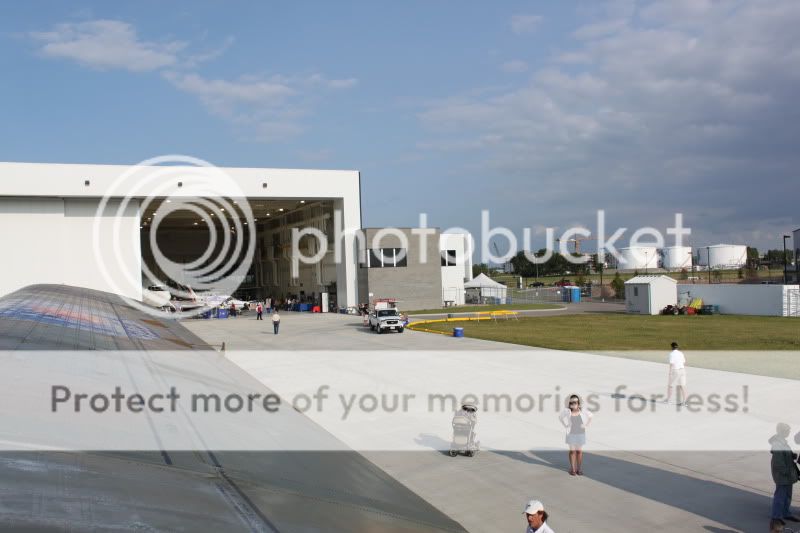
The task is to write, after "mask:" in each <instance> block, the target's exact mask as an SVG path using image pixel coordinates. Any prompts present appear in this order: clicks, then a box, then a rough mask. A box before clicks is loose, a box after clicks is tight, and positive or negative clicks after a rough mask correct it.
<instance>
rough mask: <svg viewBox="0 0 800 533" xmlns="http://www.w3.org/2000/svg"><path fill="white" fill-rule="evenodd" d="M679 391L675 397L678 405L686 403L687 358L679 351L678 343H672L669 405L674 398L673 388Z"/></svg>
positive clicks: (668, 390) (668, 387) (668, 386)
mask: <svg viewBox="0 0 800 533" xmlns="http://www.w3.org/2000/svg"><path fill="white" fill-rule="evenodd" d="M673 385H675V388H676V389H677V391H676V393H675V395H676V396H677V399H678V405H681V404H682V403H683V402H685V401H686V356H685V355H683V352H681V351H680V350H679V349H678V343H677V342H673V343H672V351H671V352H669V380H668V383H667V403H669V400H670V398H672V386H673Z"/></svg>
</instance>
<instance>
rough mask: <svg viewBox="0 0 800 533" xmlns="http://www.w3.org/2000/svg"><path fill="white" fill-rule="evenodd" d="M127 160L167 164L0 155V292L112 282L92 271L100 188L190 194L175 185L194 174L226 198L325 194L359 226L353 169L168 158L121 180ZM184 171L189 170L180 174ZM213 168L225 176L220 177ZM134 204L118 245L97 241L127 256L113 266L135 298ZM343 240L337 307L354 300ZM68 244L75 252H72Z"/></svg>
mask: <svg viewBox="0 0 800 533" xmlns="http://www.w3.org/2000/svg"><path fill="white" fill-rule="evenodd" d="M132 168H137V169H145V174H146V173H147V172H146V171H147V170H148V169H150V168H153V169H156V168H157V169H158V170H159V172H161V173H163V172H164V169H165V168H166V167H146V166H142V167H131V166H128V165H74V164H39V163H0V200H2V201H3V204H2V219H1V220H0V225H1V226H0V227H2V228H3V232H2V235H0V245H2V246H3V250H4V251H6V257H5V264H4V268H3V271H2V273H0V274H1V275H0V295H2V294H6V293H7V292H11V291H12V290H15V289H16V288H19V287H21V286H25V285H28V284H30V283H43V282H52V283H69V284H75V285H79V286H84V287H88V288H94V289H100V290H112V288H111V287H110V286H109V284H108V283H106V282H105V281H104V278H103V277H102V276H99V275H98V274H99V273H100V270H99V268H98V265H97V264H96V263H98V262H99V261H95V260H94V251H93V250H92V246H91V242H92V241H91V238H92V237H91V231H90V230H91V227H92V220H91V219H92V218H93V214H92V215H91V217H90V216H88V215H87V214H86V213H87V212H88V211H87V209H88V210H90V211H91V209H90V208H89V206H90V204H91V202H96V201H97V200H96V199H97V198H102V197H104V196H109V197H114V198H119V197H134V198H153V197H173V198H174V197H180V196H187V197H194V196H195V194H193V193H191V191H190V190H187V189H189V188H188V187H183V188H181V187H182V186H183V180H184V179H191V180H195V181H198V180H199V179H200V178H199V177H198V176H203V177H204V179H205V180H206V182H210V183H214V185H215V189H214V194H216V195H222V196H227V197H231V198H235V197H244V198H248V199H262V198H263V199H283V198H291V199H301V198H314V199H319V200H330V201H332V203H333V207H334V209H336V210H338V212H339V213H340V216H339V217H338V218H337V225H338V227H339V230H340V231H343V232H345V233H347V232H349V233H351V234H353V233H355V232H357V231H359V230H360V229H361V191H360V174H359V172H358V171H347V170H306V169H270V168H217V167H204V166H180V165H169V166H168V168H169V174H168V175H164V176H161V175H160V174H159V179H150V180H139V181H137V182H135V183H129V182H126V181H124V180H123V181H120V177H121V176H123V175H125V174H126V173H127V172H129V171H130V170H131V169H132ZM183 174H185V176H188V178H185V177H182V175H183ZM220 174H223V175H224V176H225V177H226V178H227V179H224V180H222V179H220ZM187 183H188V182H187ZM195 190H196V189H195ZM18 199H21V203H20V201H18ZM65 199H66V200H65ZM73 200H75V201H76V202H77V203H73ZM87 200H88V201H89V203H86V202H87ZM81 202H83V203H81ZM140 208H141V206H136V208H135V210H136V211H137V213H136V214H135V215H134V213H133V212H126V213H125V214H124V215H123V217H121V220H120V222H121V225H120V227H119V228H118V229H117V230H118V232H121V234H120V239H121V241H122V244H123V247H124V248H125V250H124V251H123V252H119V251H115V250H113V248H112V247H111V246H110V244H108V245H107V246H103V247H102V248H101V253H102V254H103V258H104V259H105V258H108V259H114V258H120V259H123V260H125V261H127V262H128V268H126V269H125V270H126V272H119V273H118V274H120V275H121V276H122V275H124V276H128V274H129V272H128V271H129V270H130V271H132V270H134V269H135V270H136V276H135V278H136V283H135V287H131V286H129V284H128V283H126V287H127V288H126V289H125V290H124V291H118V292H122V293H123V294H126V295H130V296H132V297H138V298H141V276H140V274H139V272H140V270H141V260H142V259H141V257H142V256H141V249H140V244H139V232H140V227H139V216H138V211H139V210H140ZM113 218H114V217H110V219H109V224H103V225H102V228H103V231H104V232H105V233H107V238H106V240H105V241H104V242H109V243H110V242H111V239H112V235H113V231H114V224H112V223H111V222H112V220H113ZM6 228H10V231H7V230H6ZM106 230H107V231H106ZM348 241H349V242H348V243H347V244H346V245H345V246H343V247H342V248H343V253H342V260H341V261H340V262H338V263H337V264H336V265H335V269H336V282H337V285H336V288H337V299H336V300H337V303H338V305H339V306H341V307H346V306H355V305H356V304H357V295H358V286H357V282H358V278H357V269H356V266H357V265H356V241H355V239H352V238H351V239H348ZM72 252H75V257H77V259H76V258H74V257H73V256H72V255H71V254H72ZM105 262H106V263H108V261H105ZM62 270H63V272H61V271H62ZM125 279H126V280H127V277H126V278H125Z"/></svg>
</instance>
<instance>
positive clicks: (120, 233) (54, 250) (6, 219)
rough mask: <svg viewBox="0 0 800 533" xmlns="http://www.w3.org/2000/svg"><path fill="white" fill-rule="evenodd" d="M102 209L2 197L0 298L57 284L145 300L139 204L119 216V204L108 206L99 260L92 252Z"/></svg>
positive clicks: (88, 202) (83, 202)
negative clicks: (36, 285) (38, 285)
mask: <svg viewBox="0 0 800 533" xmlns="http://www.w3.org/2000/svg"><path fill="white" fill-rule="evenodd" d="M98 205H99V199H91V198H67V199H64V198H35V197H12V198H9V197H0V228H2V231H0V249H2V250H3V251H4V254H3V256H4V257H3V262H2V269H0V273H1V274H0V296H2V295H5V294H8V293H10V292H13V291H15V290H17V289H20V288H22V287H25V286H27V285H32V284H34V283H58V284H67V285H75V286H78V287H88V288H92V289H99V290H104V291H110V292H117V293H119V294H123V295H124V296H128V297H130V298H135V299H137V300H141V298H142V287H141V282H140V277H141V275H140V270H141V250H140V248H139V205H138V202H132V203H130V204H129V205H128V206H127V207H126V209H125V211H124V212H123V213H120V214H119V216H118V214H117V208H118V207H119V202H109V205H108V206H107V208H106V210H105V211H104V213H103V216H102V217H101V218H100V219H99V220H100V224H99V226H98V229H99V234H98V235H99V238H100V242H101V243H103V245H102V246H100V247H99V250H100V253H101V256H100V257H97V256H96V254H95V251H94V246H93V226H94V224H95V213H96V210H97V208H98ZM115 239H116V242H117V243H118V244H119V248H118V249H117V250H115V249H114V246H113V244H112V243H113V242H114V241H115ZM104 269H105V270H106V271H107V272H108V273H109V274H110V275H111V276H112V279H113V280H115V281H116V283H117V285H118V287H116V288H115V287H113V286H112V284H111V283H109V280H108V279H107V277H106V276H105V275H104V274H103V271H104Z"/></svg>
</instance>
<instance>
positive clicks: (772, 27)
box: [419, 0, 800, 240]
mask: <svg viewBox="0 0 800 533" xmlns="http://www.w3.org/2000/svg"><path fill="white" fill-rule="evenodd" d="M653 6H654V7H652V9H651V10H649V11H645V14H646V15H647V19H646V20H642V19H641V18H637V14H636V13H634V12H633V11H631V10H630V4H627V3H619V4H617V6H616V7H615V9H614V12H613V13H612V14H613V18H609V19H607V20H600V21H598V22H595V23H593V24H592V25H589V26H583V27H582V28H580V29H579V30H577V31H576V32H575V33H574V34H573V36H574V38H575V41H574V42H573V44H574V45H575V49H574V50H569V51H563V50H562V51H560V52H559V53H557V54H554V59H555V62H554V63H551V65H554V66H553V67H551V68H548V69H546V70H540V71H538V72H534V75H533V76H532V77H531V78H529V79H526V81H525V83H524V84H521V85H519V86H518V87H516V88H513V89H507V88H505V89H503V88H496V89H493V90H491V91H488V92H480V91H476V90H475V88H474V87H473V88H465V90H464V91H462V92H460V93H458V94H454V95H452V96H450V97H448V98H444V99H442V100H440V101H437V102H433V103H431V104H430V105H429V106H428V107H427V108H426V109H425V110H424V111H422V112H421V113H420V114H419V118H420V120H421V123H422V124H423V125H424V126H425V127H426V128H427V130H428V132H429V134H428V135H427V138H424V139H422V140H421V141H420V143H419V146H421V147H424V148H426V149H427V150H428V151H429V153H433V152H435V151H436V150H440V151H442V152H446V153H447V154H448V157H452V152H454V151H461V152H462V153H463V156H464V157H463V159H462V163H461V164H462V166H463V167H464V168H460V169H458V171H459V172H462V174H466V173H468V172H474V173H475V174H476V175H503V176H505V179H506V180H507V182H506V185H507V186H506V187H503V188H502V189H500V190H498V191H497V193H496V194H497V201H498V202H504V205H506V206H507V208H508V209H506V210H504V214H509V215H510V213H512V212H514V209H515V206H516V205H517V204H519V207H518V209H519V217H520V218H521V219H523V220H526V219H525V217H526V213H527V212H528V209H529V207H530V203H529V202H530V201H531V200H532V199H533V196H530V197H529V196H527V195H526V194H525V193H524V192H520V191H524V190H526V188H528V187H531V188H532V189H533V190H535V191H536V193H535V200H536V202H538V205H543V204H548V203H550V204H552V205H559V201H560V200H559V198H560V197H562V195H563V193H564V192H565V184H568V186H567V187H568V190H571V191H576V192H581V193H586V194H580V195H579V197H578V198H576V199H575V204H574V205H575V208H577V209H580V208H581V206H583V208H585V209H586V211H587V214H588V213H590V212H592V211H593V210H594V209H596V208H600V207H605V208H609V209H610V210H611V209H613V210H614V212H616V213H618V214H620V218H621V221H622V222H624V223H625V224H624V225H633V224H637V223H644V224H650V223H655V222H654V219H655V220H658V221H661V220H664V221H667V222H670V221H669V220H668V218H669V217H668V216H667V214H669V213H674V212H676V211H682V212H684V213H686V215H687V218H688V219H689V223H690V224H694V225H696V227H695V230H696V233H695V235H697V236H698V238H709V239H710V238H711V237H710V236H711V235H723V234H725V235H728V234H730V235H755V234H754V233H752V232H751V233H748V232H749V231H750V229H751V228H760V229H759V231H761V234H764V235H766V234H768V233H769V232H771V231H779V229H777V228H778V226H777V225H778V224H780V223H781V222H780V221H785V219H786V217H787V216H791V215H792V214H794V216H796V213H797V211H796V205H793V203H792V200H790V199H789V197H788V196H787V195H781V194H777V195H776V194H775V191H788V190H793V189H794V188H796V181H795V180H796V168H797V167H798V166H799V165H800V154H798V153H797V150H796V139H797V138H800V111H798V108H797V106H796V95H797V94H800V41H798V40H797V39H796V28H797V27H800V3H798V2H796V1H795V0H769V1H767V0H765V1H762V2H758V3H749V2H746V3H740V4H737V6H736V7H735V8H725V9H721V8H718V7H719V3H713V5H706V4H703V5H700V6H699V7H698V6H692V5H689V4H681V5H675V6H672V5H670V4H663V3H658V4H653ZM670 8H671V9H670ZM695 15H696V16H698V17H699V16H702V17H704V22H703V24H699V25H698V24H697V23H696V22H695V21H693V19H692V17H693V16H695ZM560 63H561V64H563V63H568V64H569V66H568V68H563V69H562V68H560V67H559V64H560ZM494 138H500V139H502V142H500V143H489V142H486V139H494ZM532 180H533V181H532ZM505 191H513V192H508V193H507V192H505ZM726 209H727V210H732V214H731V215H730V216H727V215H726V216H724V217H723V216H722V215H719V213H724V212H727V211H726ZM765 210H766V211H767V212H768V214H769V216H768V217H767V216H765ZM700 213H717V214H716V215H714V216H710V217H700V216H699V214H700ZM548 214H549V216H550V217H552V219H553V221H552V225H558V223H560V222H562V221H560V220H559V219H558V217H559V216H560V214H559V212H558V211H557V210H553V211H551V212H549V213H548ZM545 216H547V215H545ZM767 219H768V221H767ZM526 222H527V220H526ZM563 222H564V223H565V222H567V221H563ZM717 239H722V237H716V238H715V239H714V240H717Z"/></svg>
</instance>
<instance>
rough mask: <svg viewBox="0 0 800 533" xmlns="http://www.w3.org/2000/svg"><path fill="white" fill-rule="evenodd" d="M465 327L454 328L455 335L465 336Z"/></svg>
mask: <svg viewBox="0 0 800 533" xmlns="http://www.w3.org/2000/svg"><path fill="white" fill-rule="evenodd" d="M463 336H464V328H453V337H463Z"/></svg>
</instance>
